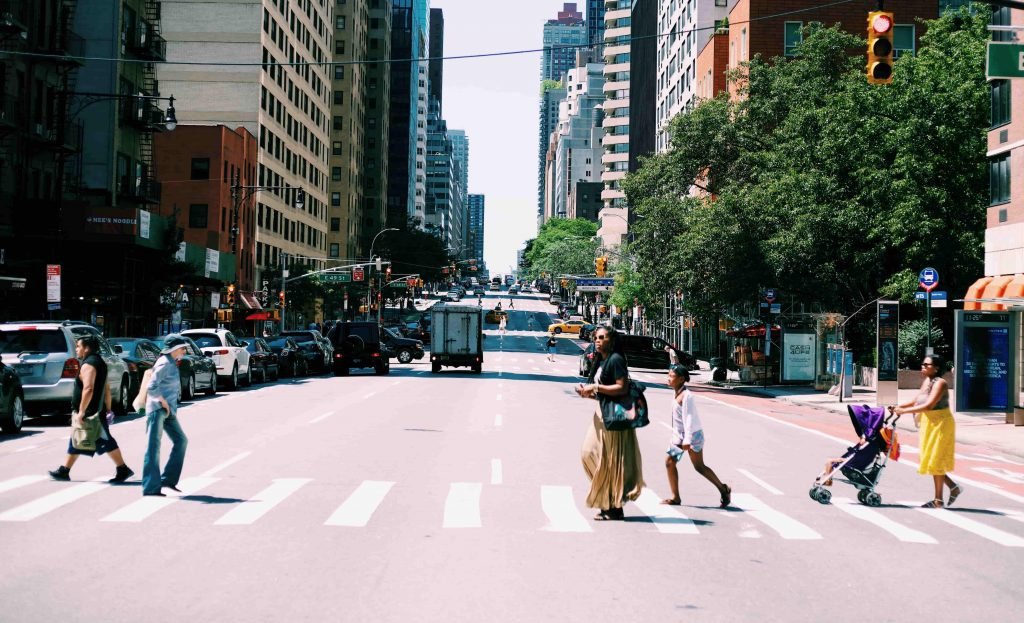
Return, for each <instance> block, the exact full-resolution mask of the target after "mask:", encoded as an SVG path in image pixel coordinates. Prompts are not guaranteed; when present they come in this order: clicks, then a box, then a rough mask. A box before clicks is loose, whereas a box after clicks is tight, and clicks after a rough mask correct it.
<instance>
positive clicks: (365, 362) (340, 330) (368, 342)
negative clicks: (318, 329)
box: [327, 321, 392, 376]
mask: <svg viewBox="0 0 1024 623" xmlns="http://www.w3.org/2000/svg"><path fill="white" fill-rule="evenodd" d="M383 332H384V330H383V329H382V328H381V326H380V325H379V324H377V323H376V322H373V321H369V322H343V323H339V324H336V325H334V327H333V328H332V329H331V332H330V334H329V335H328V336H327V338H328V339H329V340H331V344H332V345H333V346H334V374H335V376H348V374H349V372H350V371H351V370H352V368H373V370H374V372H376V373H377V374H388V373H389V372H391V363H390V361H389V359H390V358H391V356H392V353H391V349H390V347H389V346H388V345H387V343H386V342H385V340H384V337H383Z"/></svg>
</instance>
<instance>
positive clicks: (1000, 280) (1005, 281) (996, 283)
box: [979, 275, 1014, 311]
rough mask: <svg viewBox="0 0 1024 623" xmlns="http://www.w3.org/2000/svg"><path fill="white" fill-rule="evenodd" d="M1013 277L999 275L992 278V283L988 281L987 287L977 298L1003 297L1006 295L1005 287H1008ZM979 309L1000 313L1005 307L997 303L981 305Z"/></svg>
mask: <svg viewBox="0 0 1024 623" xmlns="http://www.w3.org/2000/svg"><path fill="white" fill-rule="evenodd" d="M1013 277H1014V276H1013V275H999V276H998V277H993V278H992V281H989V282H988V285H986V286H985V290H984V291H982V293H981V296H980V297H979V298H983V299H997V298H1002V297H1003V295H1005V294H1006V286H1008V285H1010V282H1011V281H1013ZM981 309H985V310H991V311H1001V310H1005V309H1006V307H1004V306H1003V305H1000V304H999V303H982V304H981Z"/></svg>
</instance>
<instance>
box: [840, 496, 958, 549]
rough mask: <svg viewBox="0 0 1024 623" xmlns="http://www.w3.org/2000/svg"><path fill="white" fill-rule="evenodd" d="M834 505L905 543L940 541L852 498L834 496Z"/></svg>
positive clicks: (933, 542)
mask: <svg viewBox="0 0 1024 623" xmlns="http://www.w3.org/2000/svg"><path fill="white" fill-rule="evenodd" d="M832 505H833V506H835V507H836V508H838V509H839V510H841V511H843V512H844V513H846V514H848V515H852V516H853V517H856V518H857V519H863V520H864V521H866V522H868V523H873V524H875V525H876V526H878V527H879V528H881V529H882V530H885V531H886V532H888V533H889V534H891V535H893V536H894V537H896V538H897V539H899V540H901V541H903V542H904V543H928V544H935V543H937V542H938V541H936V540H935V539H934V538H932V537H931V536H929V535H927V534H925V533H924V532H920V531H918V530H914V529H913V528H908V527H907V526H904V525H903V524H901V523H897V522H895V521H893V520H892V519H889V518H888V517H886V516H885V515H883V514H882V513H879V512H878V511H874V510H871V509H870V508H868V507H866V506H862V505H860V504H858V503H856V502H854V501H853V500H851V499H850V498H842V497H834V498H832Z"/></svg>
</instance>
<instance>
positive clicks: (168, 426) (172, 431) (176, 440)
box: [142, 409, 188, 494]
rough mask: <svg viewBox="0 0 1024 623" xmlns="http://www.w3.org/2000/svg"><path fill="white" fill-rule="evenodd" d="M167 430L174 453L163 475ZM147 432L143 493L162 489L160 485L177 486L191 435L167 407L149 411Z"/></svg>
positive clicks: (143, 462) (172, 452)
mask: <svg viewBox="0 0 1024 623" xmlns="http://www.w3.org/2000/svg"><path fill="white" fill-rule="evenodd" d="M164 431H167V436H168V437H170V438H171V443H172V444H174V445H173V446H172V447H171V456H170V457H168V458H167V465H165V466H164V472H163V478H162V479H161V477H160V443H161V442H162V441H163V437H164ZM146 433H147V435H148V436H149V442H148V443H147V445H146V457H145V458H144V459H143V460H142V493H144V494H147V493H160V487H176V486H178V480H179V479H180V478H181V468H182V466H183V465H184V464H185V448H187V447H188V437H186V436H185V431H183V430H181V424H180V423H179V422H178V418H177V417H176V416H173V415H168V414H167V411H166V410H165V409H155V410H153V411H152V412H151V413H148V414H147V415H146Z"/></svg>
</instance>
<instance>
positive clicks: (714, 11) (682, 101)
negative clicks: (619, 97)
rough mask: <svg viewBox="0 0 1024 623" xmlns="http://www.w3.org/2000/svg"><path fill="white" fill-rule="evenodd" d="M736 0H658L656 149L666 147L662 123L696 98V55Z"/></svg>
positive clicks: (659, 150)
mask: <svg viewBox="0 0 1024 623" xmlns="http://www.w3.org/2000/svg"><path fill="white" fill-rule="evenodd" d="M735 3H736V0H660V1H659V2H658V10H657V13H658V15H657V32H658V33H660V34H663V35H666V36H662V37H658V38H657V103H656V109H655V110H656V123H657V127H658V132H657V138H656V151H657V153H663V152H665V151H667V149H668V138H669V137H668V133H667V132H666V131H665V126H666V125H667V124H668V122H669V121H671V120H672V118H673V117H675V116H676V115H678V114H679V113H680V112H681V111H683V110H686V109H688V108H689V107H692V106H693V105H694V104H695V103H696V98H697V80H698V73H697V57H698V55H699V54H700V51H701V50H702V49H703V48H704V46H705V44H706V43H707V42H708V40H710V39H711V37H712V36H713V35H714V26H715V24H716V23H717V22H720V21H721V20H722V19H723V18H725V17H726V16H727V15H728V14H729V9H730V5H734V4H735Z"/></svg>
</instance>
